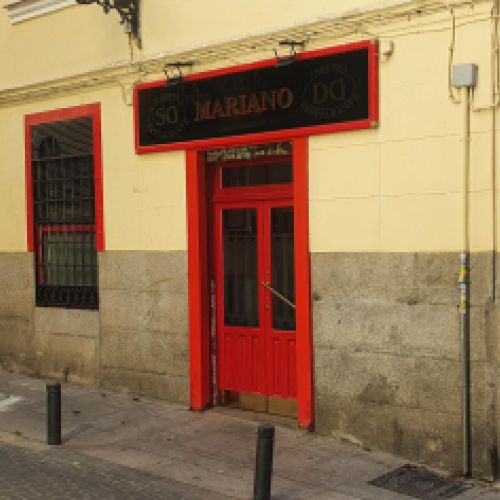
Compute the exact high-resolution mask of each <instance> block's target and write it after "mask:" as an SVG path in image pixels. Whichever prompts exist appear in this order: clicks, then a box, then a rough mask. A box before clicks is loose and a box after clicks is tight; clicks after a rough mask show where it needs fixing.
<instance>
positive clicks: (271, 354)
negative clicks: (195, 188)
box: [213, 161, 296, 398]
mask: <svg viewBox="0 0 500 500" xmlns="http://www.w3.org/2000/svg"><path fill="white" fill-rule="evenodd" d="M283 163H284V162H283V161H281V162H279V166H278V168H281V169H283ZM262 167H263V162H255V161H254V162H252V163H249V162H245V163H244V164H242V162H239V163H237V164H235V165H223V166H218V167H217V171H216V176H215V185H216V186H217V187H216V189H215V195H214V197H213V199H214V226H213V229H214V236H215V245H214V263H215V275H214V277H215V287H216V332H217V356H216V358H217V373H218V388H219V390H221V391H222V390H230V391H235V392H240V393H253V394H261V395H266V396H277V397H282V398H295V397H296V360H295V345H296V343H295V304H294V302H295V259H294V228H293V220H294V217H293V201H292V197H291V195H292V184H291V176H290V178H288V177H287V176H286V175H285V176H282V177H280V176H278V180H279V182H281V183H276V184H273V183H263V184H258V183H257V184H254V185H250V186H249V185H245V182H243V183H242V184H243V185H241V184H240V185H239V186H233V185H231V183H229V185H228V186H225V185H224V183H223V181H222V179H223V177H224V169H230V168H238V169H239V172H244V169H252V168H254V169H255V168H259V169H261V170H262ZM289 167H290V172H291V163H289ZM265 168H268V169H272V168H276V165H274V164H270V163H269V162H267V164H266V165H265ZM253 172H255V171H253ZM232 175H233V177H234V175H236V174H235V171H232ZM243 177H246V178H251V177H252V176H251V175H250V176H249V175H246V176H245V174H243ZM257 177H258V176H257ZM266 178H270V179H274V180H276V176H274V177H273V176H272V175H270V176H267V177H266V176H264V177H263V179H264V180H265V179H266ZM287 179H288V180H289V182H282V181H283V180H285V181H286V180H287Z"/></svg>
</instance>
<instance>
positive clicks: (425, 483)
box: [368, 465, 471, 500]
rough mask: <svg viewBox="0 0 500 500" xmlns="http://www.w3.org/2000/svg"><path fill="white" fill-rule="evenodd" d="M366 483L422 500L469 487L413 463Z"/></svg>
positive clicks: (432, 499) (449, 496)
mask: <svg viewBox="0 0 500 500" xmlns="http://www.w3.org/2000/svg"><path fill="white" fill-rule="evenodd" d="M368 483H369V484H372V485H373V486H378V487H380V488H384V489H386V490H390V491H395V492H396V493H402V494H403V495H408V496H410V497H413V498H422V499H424V500H434V499H436V500H437V499H439V498H452V497H454V496H455V495H459V494H460V493H463V492H464V491H466V490H468V489H470V488H471V486H469V485H467V484H464V483H461V482H459V481H453V480H450V479H445V478H443V477H441V476H438V475H437V474H434V473H433V472H430V471H428V470H426V469H424V468H422V467H416V466H414V465H403V466H402V467H399V468H398V469H395V470H393V471H391V472H389V473H387V474H384V475H383V476H380V477H377V478H375V479H372V480H371V481H368Z"/></svg>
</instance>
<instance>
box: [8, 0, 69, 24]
mask: <svg viewBox="0 0 500 500" xmlns="http://www.w3.org/2000/svg"><path fill="white" fill-rule="evenodd" d="M72 5H76V2H75V0H14V1H12V2H9V3H8V4H7V5H6V6H5V9H7V13H8V15H9V18H10V22H11V23H12V24H17V23H21V22H23V21H27V20H28V19H32V18H34V17H38V16H43V15H45V14H48V13H50V12H54V11H56V10H60V9H65V8H66V7H70V6H72Z"/></svg>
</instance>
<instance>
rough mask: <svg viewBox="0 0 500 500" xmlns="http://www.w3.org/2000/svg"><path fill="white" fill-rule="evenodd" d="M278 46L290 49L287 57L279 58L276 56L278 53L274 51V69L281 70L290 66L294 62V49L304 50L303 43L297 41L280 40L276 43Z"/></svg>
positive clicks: (295, 54) (295, 52) (295, 53)
mask: <svg viewBox="0 0 500 500" xmlns="http://www.w3.org/2000/svg"><path fill="white" fill-rule="evenodd" d="M278 45H279V46H280V47H283V46H286V47H290V53H289V54H288V55H287V56H281V57H280V56H279V55H278V51H277V50H276V49H274V55H275V56H276V67H277V68H282V67H284V66H289V65H290V64H292V63H294V62H295V61H296V59H297V51H296V50H295V47H301V48H304V45H305V42H304V41H297V40H280V41H279V42H278Z"/></svg>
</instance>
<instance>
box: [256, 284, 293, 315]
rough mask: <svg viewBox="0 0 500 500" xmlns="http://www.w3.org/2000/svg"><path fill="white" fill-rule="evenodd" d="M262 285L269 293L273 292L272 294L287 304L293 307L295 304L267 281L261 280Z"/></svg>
mask: <svg viewBox="0 0 500 500" xmlns="http://www.w3.org/2000/svg"><path fill="white" fill-rule="evenodd" d="M262 286H263V287H264V288H267V289H268V290H269V291H270V292H271V293H273V294H274V295H276V297H278V299H280V300H282V301H283V302H284V303H285V304H287V305H289V306H290V307H293V309H295V304H294V303H293V302H292V301H290V300H288V299H287V298H286V297H285V296H284V295H282V294H281V293H279V292H278V290H275V289H274V288H273V287H272V286H271V284H270V283H268V282H267V281H263V282H262Z"/></svg>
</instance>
